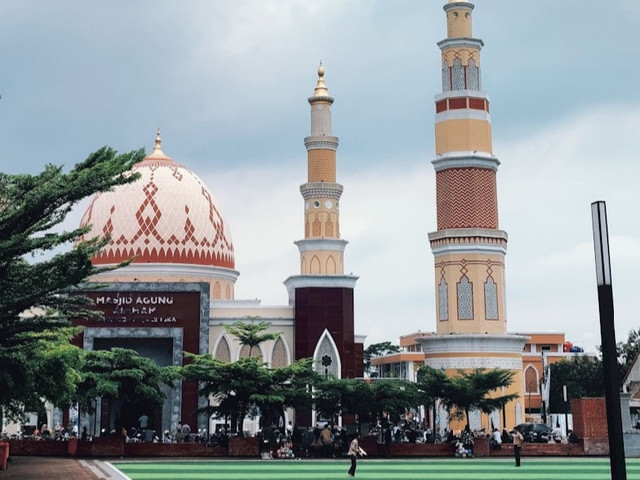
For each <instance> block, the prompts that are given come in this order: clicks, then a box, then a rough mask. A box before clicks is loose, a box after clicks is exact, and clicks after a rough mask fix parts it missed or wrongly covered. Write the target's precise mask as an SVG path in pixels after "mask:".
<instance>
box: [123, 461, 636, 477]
mask: <svg viewBox="0 0 640 480" xmlns="http://www.w3.org/2000/svg"><path fill="white" fill-rule="evenodd" d="M113 466H114V467H116V468H117V469H119V470H120V471H121V472H122V473H124V474H125V475H127V476H128V477H129V478H130V479H131V480H146V479H149V480H164V479H171V480H174V479H180V480H188V479H192V480H196V479H197V480H203V479H206V480H260V479H274V480H279V479H300V480H307V479H323V480H325V479H326V480H330V479H334V478H341V479H344V478H349V477H348V476H347V470H348V469H349V461H348V460H346V459H345V460H342V461H339V460H334V461H329V460H328V461H317V460H284V461H282V460H247V461H235V460H221V461H201V460H197V461H179V462H177V461H167V462H164V461H159V462H147V461H141V462H114V463H113ZM356 478H360V479H384V480H395V479H399V480H500V479H533V480H573V479H575V480H609V479H610V478H611V473H610V470H609V459H608V457H605V458H595V459H594V458H587V459H582V458H553V459H552V458H545V459H539V458H536V459H534V458H526V457H523V459H522V466H520V467H519V468H516V467H515V466H514V462H513V459H511V458H509V459H507V458H504V459H456V460H451V459H447V460H444V459H419V460H369V459H361V460H358V470H357V471H356ZM627 479H628V480H640V459H627Z"/></svg>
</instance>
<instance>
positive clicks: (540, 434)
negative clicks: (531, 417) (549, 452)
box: [516, 423, 552, 443]
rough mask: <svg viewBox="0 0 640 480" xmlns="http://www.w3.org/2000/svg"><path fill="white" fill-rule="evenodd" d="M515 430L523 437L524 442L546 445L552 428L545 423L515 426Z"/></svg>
mask: <svg viewBox="0 0 640 480" xmlns="http://www.w3.org/2000/svg"><path fill="white" fill-rule="evenodd" d="M516 430H518V431H519V432H520V434H521V435H522V436H523V437H524V441H525V442H531V443H546V442H548V441H549V437H550V436H551V430H552V428H551V427H550V426H549V425H547V424H545V423H521V424H520V425H516Z"/></svg>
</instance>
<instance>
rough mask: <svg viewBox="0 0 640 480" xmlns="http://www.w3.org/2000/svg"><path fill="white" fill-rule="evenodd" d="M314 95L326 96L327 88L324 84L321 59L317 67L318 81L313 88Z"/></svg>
mask: <svg viewBox="0 0 640 480" xmlns="http://www.w3.org/2000/svg"><path fill="white" fill-rule="evenodd" d="M313 96H314V97H328V96H329V90H328V89H327V86H326V85H325V84H324V67H323V66H322V60H321V61H320V66H319V67H318V83H317V85H316V88H315V89H314V90H313Z"/></svg>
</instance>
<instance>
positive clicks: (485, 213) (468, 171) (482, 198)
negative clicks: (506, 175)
mask: <svg viewBox="0 0 640 480" xmlns="http://www.w3.org/2000/svg"><path fill="white" fill-rule="evenodd" d="M436 203H437V217H438V230H443V229H447V228H491V229H497V228H498V199H497V193H496V176H495V172H494V171H492V170H490V169H485V168H449V169H446V170H441V171H439V172H437V173H436Z"/></svg>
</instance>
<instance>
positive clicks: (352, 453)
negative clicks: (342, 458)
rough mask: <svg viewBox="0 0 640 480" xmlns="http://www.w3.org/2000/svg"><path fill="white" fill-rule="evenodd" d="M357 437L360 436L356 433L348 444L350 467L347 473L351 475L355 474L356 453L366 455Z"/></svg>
mask: <svg viewBox="0 0 640 480" xmlns="http://www.w3.org/2000/svg"><path fill="white" fill-rule="evenodd" d="M358 438H360V434H359V433H356V436H355V437H354V438H353V440H351V445H349V453H347V455H348V456H349V457H350V458H351V468H350V469H349V472H347V473H349V475H350V476H352V477H355V476H356V459H357V458H358V455H366V454H367V452H365V451H364V450H363V449H362V448H360V444H359V443H358Z"/></svg>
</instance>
